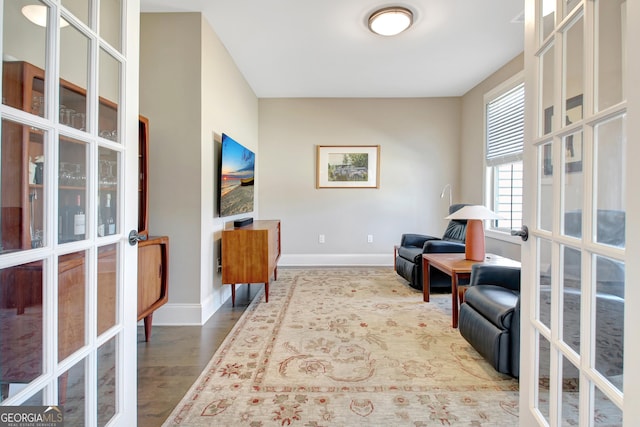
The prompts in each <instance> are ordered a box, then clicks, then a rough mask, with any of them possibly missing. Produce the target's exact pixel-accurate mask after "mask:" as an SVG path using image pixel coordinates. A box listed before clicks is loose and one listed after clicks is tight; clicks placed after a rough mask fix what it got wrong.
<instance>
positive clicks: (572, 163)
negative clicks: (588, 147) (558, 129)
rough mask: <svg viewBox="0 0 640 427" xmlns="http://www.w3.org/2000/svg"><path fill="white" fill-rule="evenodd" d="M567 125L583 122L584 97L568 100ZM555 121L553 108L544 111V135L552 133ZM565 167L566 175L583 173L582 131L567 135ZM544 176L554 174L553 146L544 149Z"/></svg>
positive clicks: (565, 141) (579, 96) (546, 146)
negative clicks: (553, 121)
mask: <svg viewBox="0 0 640 427" xmlns="http://www.w3.org/2000/svg"><path fill="white" fill-rule="evenodd" d="M565 113H566V117H565V120H566V123H565V125H570V124H572V123H574V122H576V121H579V120H582V117H583V111H582V95H577V96H574V97H573V98H569V99H567V106H566V112H565ZM552 120H553V106H551V107H549V108H546V109H545V110H544V134H545V135H546V134H548V133H550V132H551V128H552V124H551V123H552V122H551V121H552ZM563 145H564V150H565V155H564V166H565V172H566V173H572V172H580V171H582V131H579V132H576V133H574V134H571V135H567V136H566V137H565V138H564V144H563ZM543 174H544V175H545V176H550V175H552V174H553V165H552V161H551V144H547V145H545V147H544V158H543Z"/></svg>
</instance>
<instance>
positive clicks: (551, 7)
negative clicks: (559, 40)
mask: <svg viewBox="0 0 640 427" xmlns="http://www.w3.org/2000/svg"><path fill="white" fill-rule="evenodd" d="M540 3H542V11H541V13H540V19H541V22H540V28H542V31H541V34H542V40H544V39H546V38H547V37H549V35H551V33H552V32H553V27H554V25H555V19H556V0H540Z"/></svg>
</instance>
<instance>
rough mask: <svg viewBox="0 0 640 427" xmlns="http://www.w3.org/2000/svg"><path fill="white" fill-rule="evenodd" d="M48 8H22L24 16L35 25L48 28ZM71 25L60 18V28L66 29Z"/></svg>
mask: <svg viewBox="0 0 640 427" xmlns="http://www.w3.org/2000/svg"><path fill="white" fill-rule="evenodd" d="M48 10H49V9H48V8H47V6H45V5H42V4H30V5H27V6H25V7H23V8H22V14H23V15H24V16H25V17H26V18H27V19H28V20H29V21H31V22H33V23H34V24H36V25H38V26H40V27H46V26H47V12H48ZM67 25H69V23H68V22H67V21H65V20H64V19H62V18H60V28H64V27H66V26H67Z"/></svg>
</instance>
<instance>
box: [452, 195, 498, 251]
mask: <svg viewBox="0 0 640 427" xmlns="http://www.w3.org/2000/svg"><path fill="white" fill-rule="evenodd" d="M446 219H466V220H467V231H466V237H465V244H464V245H465V248H464V253H465V258H466V259H468V260H471V261H484V257H485V250H484V248H485V245H484V224H483V223H482V221H483V220H485V219H503V217H501V216H500V215H498V214H497V213H495V212H493V211H492V210H490V209H487V208H486V207H485V206H482V205H468V206H464V207H463V208H462V209H459V210H457V211H455V212H454V213H452V214H451V215H449V216H448V217H446Z"/></svg>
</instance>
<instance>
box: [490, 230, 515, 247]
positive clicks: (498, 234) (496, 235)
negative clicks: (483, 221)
mask: <svg viewBox="0 0 640 427" xmlns="http://www.w3.org/2000/svg"><path fill="white" fill-rule="evenodd" d="M484 235H485V237H489V238H491V239H496V240H502V241H503V242H509V243H513V244H514V245H521V244H522V239H521V238H520V237H519V236H512V235H511V234H508V233H505V232H503V231H496V230H489V229H485V230H484Z"/></svg>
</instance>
